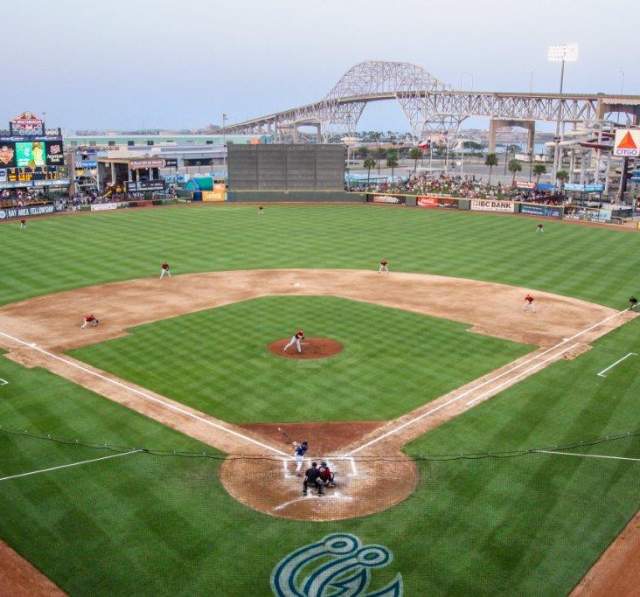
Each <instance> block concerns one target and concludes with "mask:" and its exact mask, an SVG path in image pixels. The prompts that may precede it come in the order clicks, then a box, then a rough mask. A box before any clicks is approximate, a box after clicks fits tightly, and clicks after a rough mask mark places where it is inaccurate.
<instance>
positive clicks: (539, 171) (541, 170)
mask: <svg viewBox="0 0 640 597" xmlns="http://www.w3.org/2000/svg"><path fill="white" fill-rule="evenodd" d="M533 173H534V174H535V175H536V184H540V177H541V176H542V175H543V174H546V173H547V167H546V166H545V165H544V164H536V165H535V166H534V167H533Z"/></svg>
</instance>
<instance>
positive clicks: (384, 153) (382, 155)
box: [376, 147, 387, 176]
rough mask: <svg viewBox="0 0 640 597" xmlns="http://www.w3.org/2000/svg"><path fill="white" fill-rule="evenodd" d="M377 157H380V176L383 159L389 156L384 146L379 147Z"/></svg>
mask: <svg viewBox="0 0 640 597" xmlns="http://www.w3.org/2000/svg"><path fill="white" fill-rule="evenodd" d="M376 157H377V158H378V176H380V165H381V164H382V160H384V158H386V157H387V150H386V149H385V148H384V147H378V149H376Z"/></svg>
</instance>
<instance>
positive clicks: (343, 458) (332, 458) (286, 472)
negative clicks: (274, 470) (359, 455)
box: [281, 456, 358, 479]
mask: <svg viewBox="0 0 640 597" xmlns="http://www.w3.org/2000/svg"><path fill="white" fill-rule="evenodd" d="M281 461H282V473H283V475H284V478H285V479H297V478H299V477H298V476H297V475H296V474H294V473H291V472H289V463H290V462H295V458H294V457H293V456H289V457H286V458H281ZM315 461H320V462H326V463H327V464H328V465H329V468H330V469H331V470H332V471H334V473H341V471H339V470H337V469H336V468H335V466H334V464H333V463H334V462H336V461H345V462H348V463H349V466H350V468H351V472H350V473H346V474H345V476H346V477H357V476H358V467H357V465H356V460H355V458H353V456H326V457H318V458H308V457H307V458H305V459H304V463H308V464H309V466H310V465H311V462H315ZM303 466H305V465H304V464H303ZM334 469H335V470H334Z"/></svg>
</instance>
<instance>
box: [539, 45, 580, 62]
mask: <svg viewBox="0 0 640 597" xmlns="http://www.w3.org/2000/svg"><path fill="white" fill-rule="evenodd" d="M547 59H548V60H549V62H576V61H577V60H578V44H562V45H559V46H549V48H548V50H547Z"/></svg>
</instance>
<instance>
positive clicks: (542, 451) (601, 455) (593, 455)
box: [533, 450, 640, 462]
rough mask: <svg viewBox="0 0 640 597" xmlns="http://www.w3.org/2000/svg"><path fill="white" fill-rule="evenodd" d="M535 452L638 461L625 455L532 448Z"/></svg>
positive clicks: (639, 459)
mask: <svg viewBox="0 0 640 597" xmlns="http://www.w3.org/2000/svg"><path fill="white" fill-rule="evenodd" d="M533 452H534V453H535V454H556V455H558V456H579V457H581V458H606V459H607V460H630V461H632V462H640V458H628V457H626V456H607V455H606V454H580V452H558V451H556V450H534V451H533Z"/></svg>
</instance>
